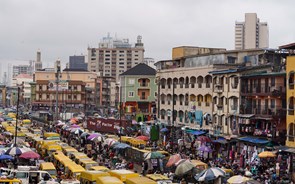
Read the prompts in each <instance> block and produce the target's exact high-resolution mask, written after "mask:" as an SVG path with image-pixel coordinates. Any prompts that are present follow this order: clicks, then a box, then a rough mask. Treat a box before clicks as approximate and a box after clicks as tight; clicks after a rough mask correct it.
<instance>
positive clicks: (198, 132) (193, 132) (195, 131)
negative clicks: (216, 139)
mask: <svg viewBox="0 0 295 184" xmlns="http://www.w3.org/2000/svg"><path fill="white" fill-rule="evenodd" d="M186 132H187V133H189V134H192V135H203V134H206V132H204V131H201V130H187V131H186Z"/></svg>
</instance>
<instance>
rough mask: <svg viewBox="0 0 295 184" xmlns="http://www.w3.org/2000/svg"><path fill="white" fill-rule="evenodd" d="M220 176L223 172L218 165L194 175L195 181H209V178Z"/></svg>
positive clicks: (223, 174) (213, 178)
mask: <svg viewBox="0 0 295 184" xmlns="http://www.w3.org/2000/svg"><path fill="white" fill-rule="evenodd" d="M220 176H225V172H224V171H223V170H222V169H220V168H218V167H212V168H209V169H206V170H204V171H202V172H201V173H199V174H197V175H196V176H195V179H196V180H197V181H211V180H215V179H216V178H218V177H220Z"/></svg>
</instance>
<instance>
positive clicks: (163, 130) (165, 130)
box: [160, 127, 169, 132]
mask: <svg viewBox="0 0 295 184" xmlns="http://www.w3.org/2000/svg"><path fill="white" fill-rule="evenodd" d="M168 131H169V130H168V128H166V127H165V128H162V129H161V130H160V132H168Z"/></svg>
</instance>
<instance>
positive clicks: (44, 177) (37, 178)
mask: <svg viewBox="0 0 295 184" xmlns="http://www.w3.org/2000/svg"><path fill="white" fill-rule="evenodd" d="M11 175H12V176H14V177H15V178H17V179H20V180H21V181H22V184H33V183H36V184H37V183H39V182H41V181H54V179H53V178H52V177H51V176H50V174H49V173H48V172H47V171H40V170H36V171H32V170H27V171H26V170H12V171H11Z"/></svg>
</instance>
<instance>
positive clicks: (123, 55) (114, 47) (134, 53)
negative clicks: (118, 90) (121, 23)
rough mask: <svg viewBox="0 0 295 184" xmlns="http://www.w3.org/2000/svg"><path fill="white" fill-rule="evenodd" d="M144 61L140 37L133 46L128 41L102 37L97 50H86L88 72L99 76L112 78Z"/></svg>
mask: <svg viewBox="0 0 295 184" xmlns="http://www.w3.org/2000/svg"><path fill="white" fill-rule="evenodd" d="M143 61H144V47H143V43H142V37H141V36H138V37H137V42H136V43H135V45H134V46H133V45H132V44H131V43H129V40H128V39H118V38H112V37H110V35H108V36H107V37H104V38H103V39H102V41H101V42H100V43H99V47H98V48H88V71H90V72H96V73H98V74H99V75H100V76H106V77H114V78H115V79H116V81H119V80H118V79H119V75H120V74H122V73H123V72H125V71H127V70H128V69H130V68H132V67H134V66H136V65H137V64H139V63H143Z"/></svg>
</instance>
